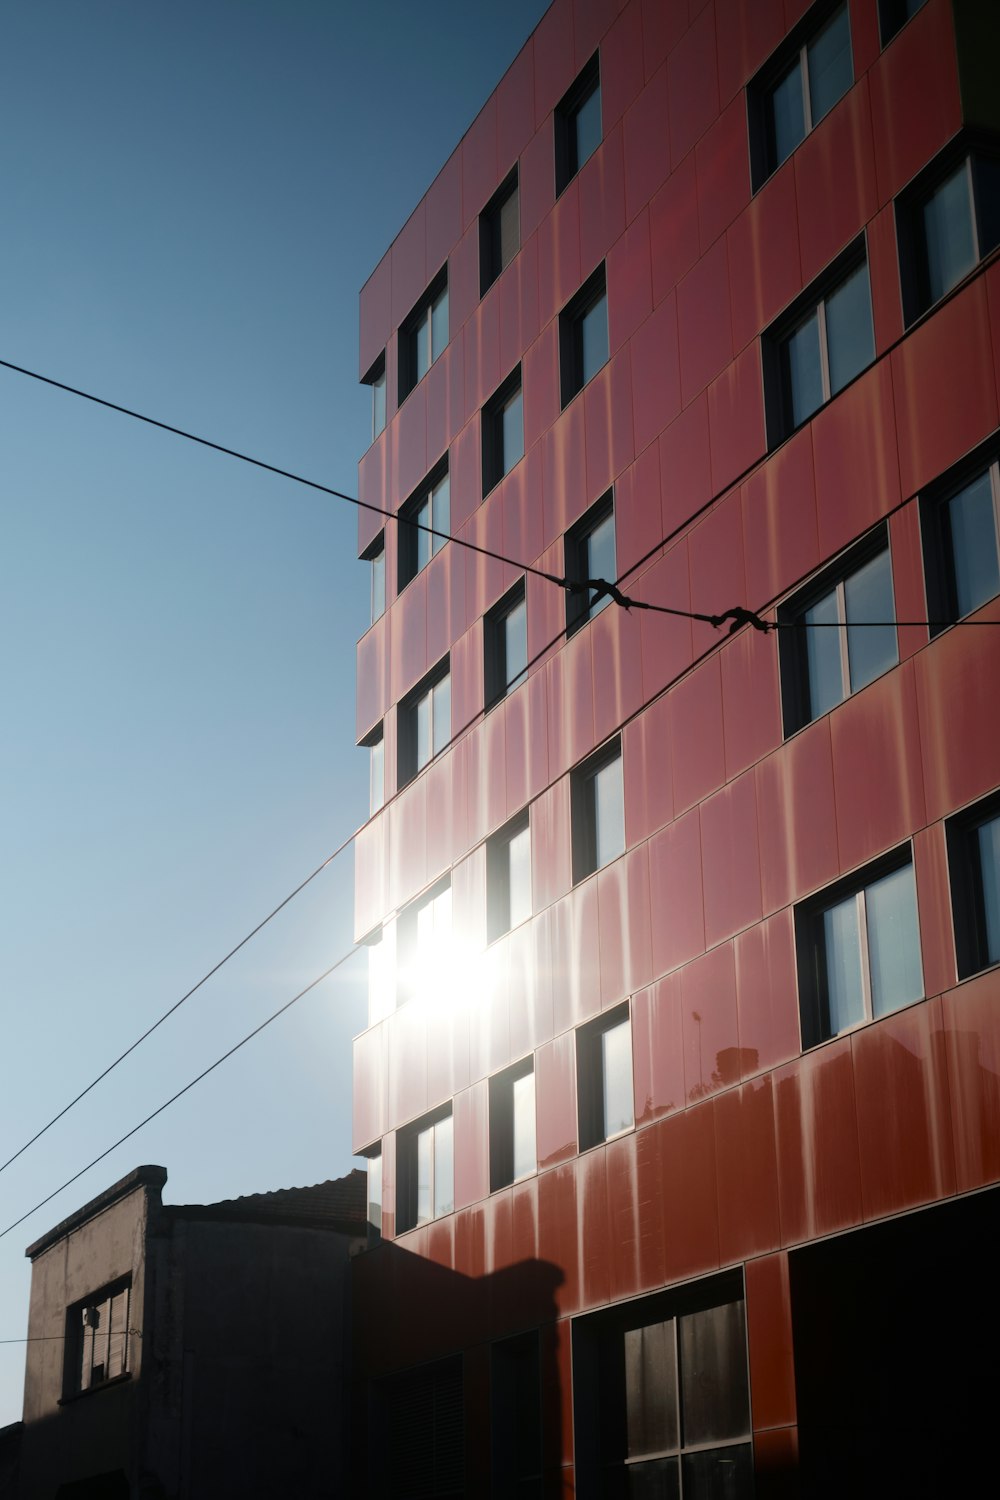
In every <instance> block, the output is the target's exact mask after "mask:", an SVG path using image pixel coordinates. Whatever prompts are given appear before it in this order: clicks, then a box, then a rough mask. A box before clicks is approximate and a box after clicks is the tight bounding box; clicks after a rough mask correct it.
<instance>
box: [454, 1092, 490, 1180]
mask: <svg viewBox="0 0 1000 1500" xmlns="http://www.w3.org/2000/svg"><path fill="white" fill-rule="evenodd" d="M452 1111H453V1114H454V1120H455V1207H456V1208H464V1207H465V1206H466V1204H468V1203H475V1202H477V1201H478V1200H479V1199H480V1198H485V1197H486V1196H487V1195H488V1193H489V1190H490V1141H489V1119H488V1115H489V1097H488V1085H487V1083H486V1081H485V1080H483V1082H481V1083H475V1084H473V1086H472V1088H471V1089H464V1090H463V1091H462V1093H460V1094H456V1095H455V1098H454V1100H453V1101H452Z"/></svg>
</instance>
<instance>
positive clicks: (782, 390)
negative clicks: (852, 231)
mask: <svg viewBox="0 0 1000 1500" xmlns="http://www.w3.org/2000/svg"><path fill="white" fill-rule="evenodd" d="M862 267H863V268H864V271H865V275H866V277H867V281H868V309H869V313H870V314H871V325H870V326H871V334H872V352H871V358H870V359H869V360H868V361H867V363H865V364H863V365H862V366H861V367H860V369H859V370H858V371H857V372H856V373H855V374H854V375H852V376H851V377H850V379H849V380H846V381H845V382H844V383H843V385H840V386H838V387H837V389H836V390H834V389H833V387H832V380H831V375H830V354H829V344H828V336H827V318H826V306H827V303H828V302H829V300H830V298H831V297H832V296H833V295H834V294H835V293H836V292H838V291H839V290H840V289H841V287H843V286H844V285H845V284H846V283H847V281H849V280H850V278H851V277H852V276H853V275H854V273H855V272H856V271H858V270H860V269H861V268H862ZM814 313H815V314H816V315H817V329H818V336H819V353H820V380H821V382H822V390H823V400H822V401H821V403H820V404H819V406H817V407H816V408H815V410H814V411H811V412H810V413H809V414H808V415H807V416H805V417H803V418H802V419H801V421H798V422H796V420H795V416H794V413H793V410H792V397H791V381H790V376H789V372H788V370H787V368H786V360H787V350H788V344H789V340H790V339H791V337H792V335H793V334H794V333H796V332H797V331H798V329H800V328H801V327H803V325H804V324H805V323H807V322H808V321H809V319H810V318H811V317H812V316H813V314H814ZM760 347H761V365H762V371H763V377H764V410H765V420H766V427H767V446H768V449H769V450H771V449H774V448H777V447H779V446H780V445H781V444H782V443H783V442H785V440H786V439H787V438H789V437H791V436H792V434H793V433H794V432H797V431H798V429H799V428H800V427H804V426H805V425H806V423H807V422H811V421H812V419H813V418H814V417H815V416H817V415H818V413H819V412H821V411H822V410H823V409H824V407H826V406H828V405H829V403H830V402H831V401H832V400H833V399H834V398H835V397H836V396H839V395H840V393H841V391H844V390H847V389H848V387H849V386H851V385H853V384H854V382H855V381H856V380H859V379H860V378H861V376H862V375H863V374H864V372H865V371H866V370H870V369H871V367H872V365H873V364H874V362H875V357H876V351H875V320H874V312H873V309H872V301H871V271H870V269H869V263H868V240H867V232H866V231H865V230H862V231H861V233H860V234H859V235H858V236H857V237H856V238H855V239H854V240H852V241H851V243H850V244H849V245H847V246H846V247H845V248H844V249H843V250H841V251H840V253H839V254H838V255H837V256H836V258H835V259H834V260H833V261H831V262H830V264H829V265H828V266H826V267H825V268H824V269H823V271H822V272H821V273H820V274H819V276H817V277H816V278H815V279H814V280H813V281H812V282H810V284H809V286H807V287H806V288H805V289H804V291H802V292H800V293H799V295H798V296H797V297H796V298H795V300H794V302H792V303H791V304H790V305H789V306H788V307H787V308H785V310H784V312H782V313H781V314H780V316H779V317H777V318H776V319H775V320H774V322H773V323H771V325H770V326H769V327H768V328H766V329H764V331H763V333H762V334H761V336H760Z"/></svg>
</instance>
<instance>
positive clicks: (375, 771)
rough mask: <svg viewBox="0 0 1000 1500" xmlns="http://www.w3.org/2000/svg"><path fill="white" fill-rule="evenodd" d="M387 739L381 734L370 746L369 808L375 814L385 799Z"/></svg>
mask: <svg viewBox="0 0 1000 1500" xmlns="http://www.w3.org/2000/svg"><path fill="white" fill-rule="evenodd" d="M384 747H385V741H384V740H383V738H382V736H381V734H380V735H379V737H378V739H377V740H373V741H372V743H371V745H370V747H369V752H368V753H369V755H370V757H371V765H370V768H369V769H370V780H369V796H368V810H369V812H370V813H372V814H375V813H377V812H378V810H379V808H380V807H381V806H382V804H383V802H384V801H385V756H384V753H383V752H384Z"/></svg>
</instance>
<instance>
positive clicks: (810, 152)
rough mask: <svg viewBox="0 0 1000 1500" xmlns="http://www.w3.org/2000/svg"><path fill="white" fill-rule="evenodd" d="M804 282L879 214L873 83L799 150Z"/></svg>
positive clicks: (852, 94)
mask: <svg viewBox="0 0 1000 1500" xmlns="http://www.w3.org/2000/svg"><path fill="white" fill-rule="evenodd" d="M793 160H794V162H795V188H796V194H797V196H798V202H799V249H800V251H801V255H802V280H803V282H806V283H808V282H810V281H812V279H813V277H814V276H818V275H819V273H820V271H822V269H823V267H824V266H826V265H828V264H829V262H830V261H831V260H832V259H833V257H834V256H835V255H836V253H837V251H838V250H840V249H841V247H842V246H844V245H846V244H847V243H848V241H850V240H852V239H853V238H854V236H855V235H857V234H859V233H860V231H861V230H862V229H863V228H864V226H865V224H866V223H867V222H868V220H869V219H870V218H871V217H872V215H873V214H874V213H875V210H876V208H877V206H878V203H877V193H876V190H875V153H874V149H873V147H872V127H871V114H870V111H869V107H868V83H867V80H866V79H864V78H862V79H861V81H860V83H858V84H856V85H855V87H854V88H853V89H851V90H850V91H849V93H848V94H847V95H846V96H845V98H843V99H842V100H841V101H840V103H839V104H838V105H836V107H835V108H834V109H832V110H831V111H830V113H829V114H828V115H827V116H826V118H825V119H823V120H821V121H820V123H819V125H818V126H817V127H816V129H815V130H814V131H813V132H812V133H811V134H810V135H808V136H807V137H806V139H805V140H804V141H803V142H802V145H801V146H800V147H799V149H798V150H797V151H796V152H795V155H794V158H793Z"/></svg>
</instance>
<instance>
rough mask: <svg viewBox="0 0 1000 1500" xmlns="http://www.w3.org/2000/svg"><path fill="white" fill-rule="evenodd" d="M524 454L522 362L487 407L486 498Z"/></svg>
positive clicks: (484, 426) (484, 425)
mask: <svg viewBox="0 0 1000 1500" xmlns="http://www.w3.org/2000/svg"><path fill="white" fill-rule="evenodd" d="M523 457H524V408H523V403H522V397H521V366H520V365H518V367H517V369H516V370H513V371H511V373H510V375H509V376H508V377H507V379H506V380H505V381H504V383H503V385H502V386H501V387H500V389H499V390H498V391H497V392H496V394H495V395H494V396H492V397H491V398H490V400H489V401H488V402H487V403H486V405H485V406H484V407H483V418H482V460H483V499H484V500H485V498H486V496H487V495H488V494H489V492H490V490H492V489H493V488H494V487H495V486H496V485H498V484H499V483H500V481H501V479H503V478H504V476H505V475H506V474H509V473H510V471H511V469H512V468H513V467H514V465H515V464H516V463H520V461H521V459H522V458H523Z"/></svg>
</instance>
